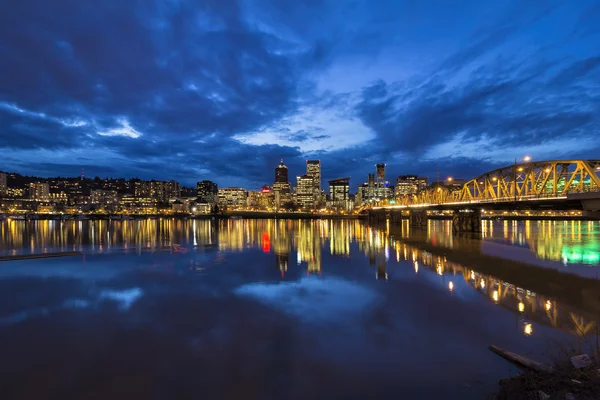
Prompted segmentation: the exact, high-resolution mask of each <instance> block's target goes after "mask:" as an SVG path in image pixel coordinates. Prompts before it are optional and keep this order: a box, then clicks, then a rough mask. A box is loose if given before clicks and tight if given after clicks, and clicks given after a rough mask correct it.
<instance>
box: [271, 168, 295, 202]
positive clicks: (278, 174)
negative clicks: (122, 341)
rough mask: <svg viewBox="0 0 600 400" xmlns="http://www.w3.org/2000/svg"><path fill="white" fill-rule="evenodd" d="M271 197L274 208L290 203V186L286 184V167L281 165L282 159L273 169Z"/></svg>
mask: <svg viewBox="0 0 600 400" xmlns="http://www.w3.org/2000/svg"><path fill="white" fill-rule="evenodd" d="M272 189H273V196H274V199H275V200H274V201H275V207H277V208H280V207H281V206H282V205H284V204H286V203H288V202H290V201H292V186H291V185H290V183H289V182H288V167H287V166H286V165H285V164H284V163H283V159H282V160H281V162H280V163H279V165H278V166H277V167H276V168H275V183H273V187H272Z"/></svg>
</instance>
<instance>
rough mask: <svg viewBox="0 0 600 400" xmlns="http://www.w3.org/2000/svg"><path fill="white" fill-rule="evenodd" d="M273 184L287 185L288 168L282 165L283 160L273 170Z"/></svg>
mask: <svg viewBox="0 0 600 400" xmlns="http://www.w3.org/2000/svg"><path fill="white" fill-rule="evenodd" d="M275 183H288V167H287V166H286V165H285V164H284V163H283V158H282V159H281V162H280V163H279V165H278V166H277V167H276V168H275Z"/></svg>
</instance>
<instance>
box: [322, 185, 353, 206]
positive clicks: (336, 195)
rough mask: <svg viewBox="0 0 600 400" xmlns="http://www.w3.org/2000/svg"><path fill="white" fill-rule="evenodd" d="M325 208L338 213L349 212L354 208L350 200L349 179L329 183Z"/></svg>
mask: <svg viewBox="0 0 600 400" xmlns="http://www.w3.org/2000/svg"><path fill="white" fill-rule="evenodd" d="M327 208H330V209H335V210H338V211H341V210H344V211H351V210H352V209H353V208H354V201H353V200H351V199H350V178H339V179H334V180H331V181H329V201H328V202H327Z"/></svg>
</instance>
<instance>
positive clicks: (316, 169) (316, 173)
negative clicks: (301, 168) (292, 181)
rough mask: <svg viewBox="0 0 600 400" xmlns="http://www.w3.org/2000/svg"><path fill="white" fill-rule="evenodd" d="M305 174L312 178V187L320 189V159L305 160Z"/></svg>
mask: <svg viewBox="0 0 600 400" xmlns="http://www.w3.org/2000/svg"><path fill="white" fill-rule="evenodd" d="M306 175H308V176H311V177H312V178H313V187H314V188H315V190H317V191H321V161H320V160H306Z"/></svg>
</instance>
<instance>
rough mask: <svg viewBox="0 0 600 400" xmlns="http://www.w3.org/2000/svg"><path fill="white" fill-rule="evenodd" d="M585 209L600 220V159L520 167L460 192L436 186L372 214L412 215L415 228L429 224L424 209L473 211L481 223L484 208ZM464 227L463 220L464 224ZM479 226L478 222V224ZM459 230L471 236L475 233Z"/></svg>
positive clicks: (489, 176) (489, 174)
mask: <svg viewBox="0 0 600 400" xmlns="http://www.w3.org/2000/svg"><path fill="white" fill-rule="evenodd" d="M541 207H545V208H551V209H560V208H568V209H579V210H583V215H584V216H588V217H590V218H600V160H551V161H535V162H525V163H515V164H513V165H509V166H506V167H503V168H498V169H496V170H494V171H490V172H487V173H485V174H482V175H480V176H478V177H476V178H474V179H471V180H470V181H468V182H466V183H465V184H464V185H463V186H462V187H460V188H454V189H452V188H449V187H447V186H442V185H434V186H432V187H430V188H428V189H425V190H422V191H420V192H418V193H416V194H412V195H405V196H400V197H397V198H395V199H391V200H389V199H388V200H384V201H381V202H379V203H377V204H376V205H375V206H374V207H372V208H371V210H370V211H369V216H370V217H371V218H373V217H375V218H376V219H381V215H382V212H387V213H390V212H394V211H396V212H398V211H402V210H404V211H405V212H410V216H411V221H412V222H413V223H414V224H415V225H422V224H423V223H425V224H426V221H427V217H426V213H425V212H422V213H419V212H418V211H419V210H423V211H425V210H428V209H431V210H455V211H456V212H455V217H456V216H457V215H458V211H459V210H464V209H468V210H469V212H471V213H472V214H471V216H474V218H475V219H477V218H479V219H480V218H481V216H480V212H481V209H482V208H488V209H489V208H495V209H505V210H516V209H536V208H541ZM458 225H460V221H459V223H458ZM467 225H469V226H470V225H473V226H476V225H477V221H476V220H475V221H474V222H473V223H472V224H467ZM456 228H457V230H466V231H471V229H470V228H467V229H460V226H456Z"/></svg>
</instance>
